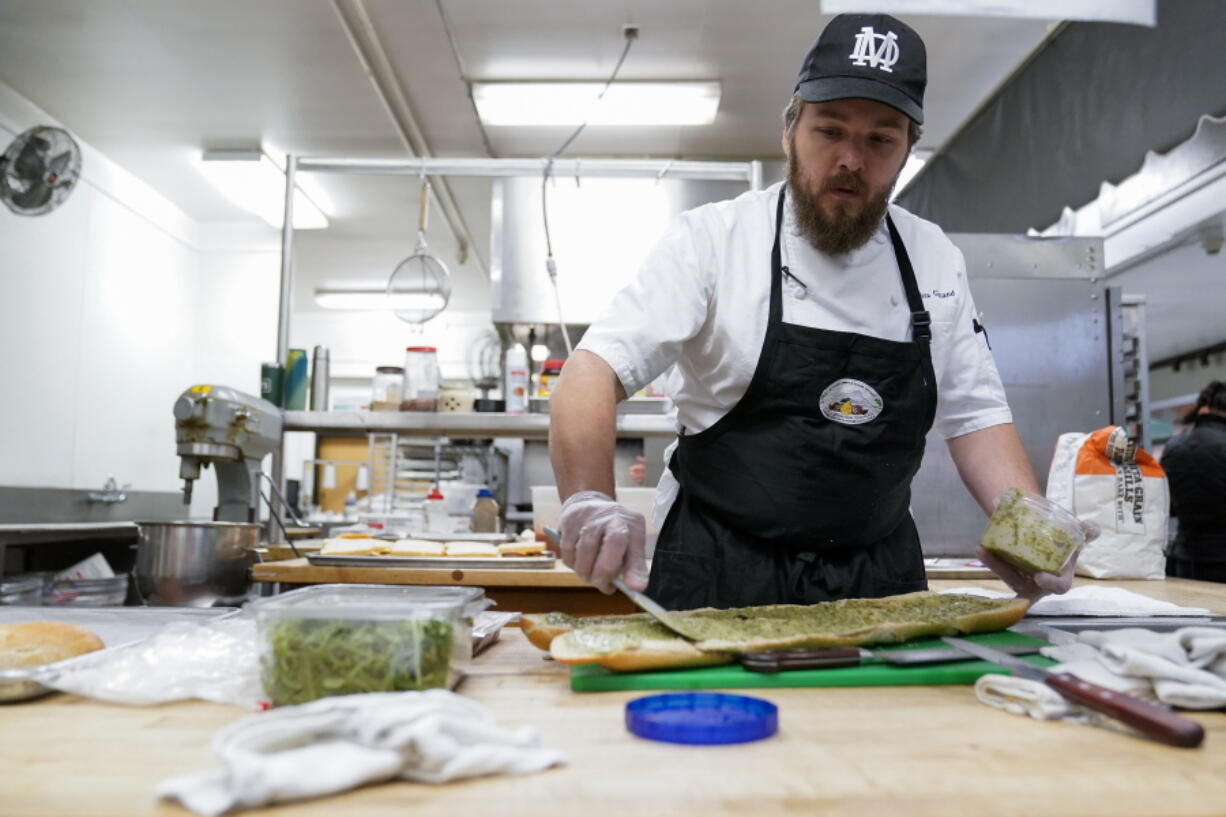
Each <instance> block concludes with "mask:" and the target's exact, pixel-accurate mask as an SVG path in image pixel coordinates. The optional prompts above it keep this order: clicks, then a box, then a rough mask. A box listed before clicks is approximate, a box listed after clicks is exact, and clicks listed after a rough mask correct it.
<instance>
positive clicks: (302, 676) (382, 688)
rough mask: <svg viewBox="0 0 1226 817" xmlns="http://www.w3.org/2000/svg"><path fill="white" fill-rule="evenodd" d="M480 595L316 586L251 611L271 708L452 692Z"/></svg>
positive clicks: (468, 652) (465, 590)
mask: <svg viewBox="0 0 1226 817" xmlns="http://www.w3.org/2000/svg"><path fill="white" fill-rule="evenodd" d="M489 604H490V602H489V600H488V599H485V598H484V591H483V590H482V589H481V588H478V587H411V586H407V587H395V586H388V585H370V584H323V585H316V586H314V587H308V588H304V589H302V590H294V591H291V592H289V593H285V594H282V595H280V596H273V597H271V598H267V599H263V600H261V601H259V602H256V603H255V604H253V605H251V607H252V611H253V612H254V614H255V618H256V627H257V630H258V633H259V641H260V669H261V680H262V682H263V685H264V691H265V693H266V694H267V695H268V699H269V701H270V702H271V703H272V704H273V705H274V706H285V705H287V704H300V703H306V702H307V701H313V700H315V699H317V698H324V697H327V696H330V695H352V694H357V693H363V692H396V691H405V690H420V689H430V688H434V687H442V688H450V687H453V686H454V685H455V684H456V683H458V681H459V679H460V677H461V675H462V673H463V670H464V667H465V666H467V663H468V660H469V659H470V658H471V656H472V619H473V617H475V616H476V614H477V613H478V612H480V611H481V610H483V609H485V607H487V606H489Z"/></svg>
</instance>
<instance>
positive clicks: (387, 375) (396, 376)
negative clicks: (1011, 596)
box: [370, 366, 404, 411]
mask: <svg viewBox="0 0 1226 817" xmlns="http://www.w3.org/2000/svg"><path fill="white" fill-rule="evenodd" d="M403 388H404V369H402V368H400V367H399V366H379V367H378V368H376V369H375V379H374V382H373V383H372V384H371V390H370V410H371V411H399V410H400V396H401V392H402V390H403Z"/></svg>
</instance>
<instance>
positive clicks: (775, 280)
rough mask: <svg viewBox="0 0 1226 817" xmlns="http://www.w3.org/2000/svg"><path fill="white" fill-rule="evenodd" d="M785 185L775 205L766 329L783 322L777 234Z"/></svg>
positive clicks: (768, 330)
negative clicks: (768, 309) (773, 240)
mask: <svg viewBox="0 0 1226 817" xmlns="http://www.w3.org/2000/svg"><path fill="white" fill-rule="evenodd" d="M785 190H787V185H786V184H784V185H781V186H780V187H779V202H778V204H777V205H776V206H775V243H774V245H772V246H771V296H770V311H769V312H768V313H767V314H768V316H769V320H768V321H767V324H766V331H767V332H768V333H769V332H770V331H771V328H772V327H774V326H776V325H778V324H780V323H782V322H783V281H782V278H783V252H782V250H781V248H780V246H779V235H780V233H782V232H783V194H784V191H785Z"/></svg>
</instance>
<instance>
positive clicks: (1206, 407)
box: [1160, 380, 1226, 582]
mask: <svg viewBox="0 0 1226 817" xmlns="http://www.w3.org/2000/svg"><path fill="white" fill-rule="evenodd" d="M1182 422H1183V423H1185V424H1186V423H1191V424H1192V429H1191V430H1190V431H1188V432H1186V433H1184V434H1179V435H1177V436H1176V437H1175V438H1173V439H1172V440H1171V441H1170V442H1169V443H1167V444H1166V449H1165V450H1164V451H1163V452H1162V459H1161V460H1160V462H1161V464H1162V468H1163V470H1165V471H1166V479H1167V484H1168V485H1169V486H1170V490H1171V516H1173V517H1175V518H1176V519H1177V520H1178V523H1179V527H1178V530H1177V532H1176V534H1175V539H1174V541H1172V542H1171V544H1170V546H1169V547H1168V548H1167V560H1166V575H1168V576H1173V577H1176V578H1180V579H1200V580H1202V581H1207V582H1226V383H1223V382H1222V381H1220V380H1215V381H1213V382H1212V383H1210V384H1209V385H1208V386H1206V387H1205V388H1204V390H1203V391H1202V392H1201V393H1200V396H1199V397H1198V398H1197V400H1196V407H1195V408H1193V409H1192V410H1191V411H1190V412H1188V414H1187V415H1186V416H1185V417H1184V418H1183V420H1182Z"/></svg>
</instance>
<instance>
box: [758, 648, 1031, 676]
mask: <svg viewBox="0 0 1226 817" xmlns="http://www.w3.org/2000/svg"><path fill="white" fill-rule="evenodd" d="M1042 646H1043V645H1042V644H1038V643H1035V644H1018V645H1015V646H1011V647H1000V648H999V649H1000V650H1001V651H1002V652H1006V653H1008V654H1009V655H1031V654H1033V653H1037V652H1038V651H1039V649H1040V648H1041V647H1042ZM965 660H966V653H964V652H963V651H962V650H959V649H955V648H953V647H948V648H941V647H937V648H934V649H926V650H868V649H865V648H863V647H819V648H815V649H808V650H805V649H801V650H774V651H770V652H751V653H746V654H745V655H742V656H741V666H743V667H745V669H747V670H751V671H752V672H780V671H783V670H796V669H822V668H823V667H858V666H860V665H861V664H868V663H873V662H881V661H884V662H885V663H887V664H894V665H895V666H900V667H910V666H919V665H923V664H944V663H947V662H950V661H965Z"/></svg>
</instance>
